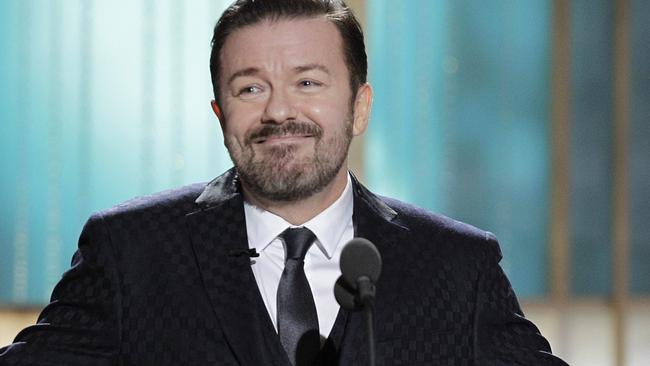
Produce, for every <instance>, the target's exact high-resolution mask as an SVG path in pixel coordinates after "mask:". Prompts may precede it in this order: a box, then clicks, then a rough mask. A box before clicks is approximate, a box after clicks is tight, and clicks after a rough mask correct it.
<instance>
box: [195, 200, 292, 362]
mask: <svg viewBox="0 0 650 366" xmlns="http://www.w3.org/2000/svg"><path fill="white" fill-rule="evenodd" d="M187 220H188V225H189V229H190V233H191V237H192V245H193V248H194V251H195V254H196V257H197V262H198V264H199V269H200V272H201V276H202V279H203V284H204V286H205V290H206V292H207V294H208V297H209V299H210V301H211V303H212V306H213V308H214V311H215V314H216V316H217V317H218V319H219V320H220V323H221V325H222V327H223V333H224V335H225V337H226V340H227V342H228V344H229V345H230V347H231V349H232V350H233V352H234V354H235V357H236V358H237V360H239V363H240V364H241V365H249V366H259V365H286V355H284V353H283V352H282V346H281V345H280V342H279V340H278V337H277V334H276V332H275V329H274V328H273V324H272V323H271V320H270V319H269V315H268V312H267V310H266V307H265V306H264V302H263V300H262V298H261V295H260V293H259V290H258V287H257V283H256V281H255V277H254V275H253V272H252V270H251V268H250V266H251V262H250V261H251V260H254V258H253V259H251V258H249V257H248V256H244V255H239V256H237V255H235V254H237V252H239V253H241V252H242V251H245V250H247V249H248V241H247V235H246V222H245V218H244V209H243V204H242V200H241V198H240V196H239V195H234V197H231V198H229V199H226V200H224V201H222V202H218V203H217V204H215V205H212V206H209V207H206V208H204V209H201V210H198V211H196V212H194V213H191V214H189V215H187Z"/></svg>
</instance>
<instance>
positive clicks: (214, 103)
mask: <svg viewBox="0 0 650 366" xmlns="http://www.w3.org/2000/svg"><path fill="white" fill-rule="evenodd" d="M210 105H211V106H212V111H213V112H214V114H215V115H216V116H217V118H218V119H219V124H220V125H221V129H222V130H223V129H224V127H225V120H224V119H223V113H222V112H221V108H219V104H217V101H216V100H214V99H213V100H212V101H211V102H210Z"/></svg>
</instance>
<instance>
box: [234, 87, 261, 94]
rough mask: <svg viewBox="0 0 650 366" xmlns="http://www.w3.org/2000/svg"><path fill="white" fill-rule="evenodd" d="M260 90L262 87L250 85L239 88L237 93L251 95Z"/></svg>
mask: <svg viewBox="0 0 650 366" xmlns="http://www.w3.org/2000/svg"><path fill="white" fill-rule="evenodd" d="M260 92H262V88H260V87H259V86H256V85H251V86H247V87H245V88H241V89H240V90H239V95H251V94H259V93H260Z"/></svg>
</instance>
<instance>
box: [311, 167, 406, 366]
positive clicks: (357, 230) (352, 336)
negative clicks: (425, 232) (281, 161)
mask: <svg viewBox="0 0 650 366" xmlns="http://www.w3.org/2000/svg"><path fill="white" fill-rule="evenodd" d="M353 184H354V213H353V218H352V220H353V222H354V236H355V237H362V238H366V239H368V240H370V241H371V242H372V243H373V244H375V246H376V247H377V249H378V250H379V252H380V253H381V256H382V262H383V266H382V273H381V276H380V278H379V281H378V283H377V300H378V303H377V309H376V310H380V311H375V324H380V323H381V322H382V319H381V313H382V312H381V310H382V309H381V308H382V307H383V301H382V299H383V298H386V296H385V295H387V294H396V293H397V290H398V289H397V288H393V286H391V285H388V286H386V285H387V284H388V283H395V281H387V282H384V281H382V278H391V277H393V276H399V271H400V265H399V247H400V246H399V243H400V242H401V241H403V240H404V239H405V238H406V236H407V235H408V229H406V228H404V227H402V226H401V225H400V224H399V218H398V217H397V213H396V212H395V211H394V210H392V209H391V208H390V207H389V206H388V205H386V204H385V203H384V202H383V201H382V200H381V199H380V198H378V197H377V196H375V195H374V194H372V193H371V192H369V191H368V190H367V189H366V188H365V187H364V186H362V185H361V184H360V183H359V182H358V181H357V180H356V179H354V177H353ZM393 278H394V277H393ZM378 316H379V317H378ZM366 337H367V335H366V325H365V319H364V317H363V314H362V313H361V312H349V311H347V310H343V309H341V310H340V311H339V314H338V317H337V319H336V323H335V324H334V328H333V329H332V333H331V334H330V338H329V339H328V343H327V344H326V349H325V351H326V354H325V355H324V357H323V361H325V360H326V361H325V362H322V363H321V364H322V365H328V366H330V365H336V366H344V365H346V366H347V365H356V364H358V363H357V361H358V360H359V358H358V356H359V354H360V353H363V354H365V353H366V350H367V338H366ZM327 347H329V348H327ZM334 355H337V356H336V357H335V356H334ZM361 358H363V357H361Z"/></svg>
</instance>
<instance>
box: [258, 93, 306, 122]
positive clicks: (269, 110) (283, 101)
mask: <svg viewBox="0 0 650 366" xmlns="http://www.w3.org/2000/svg"><path fill="white" fill-rule="evenodd" d="M296 117H298V112H297V110H296V107H295V104H294V101H293V99H292V98H291V95H290V94H289V93H287V92H286V91H283V90H273V91H272V92H271V95H270V96H269V99H268V100H267V102H266V107H265V108H264V115H263V116H262V122H264V123H283V122H285V121H287V120H292V119H296Z"/></svg>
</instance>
